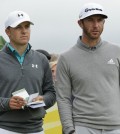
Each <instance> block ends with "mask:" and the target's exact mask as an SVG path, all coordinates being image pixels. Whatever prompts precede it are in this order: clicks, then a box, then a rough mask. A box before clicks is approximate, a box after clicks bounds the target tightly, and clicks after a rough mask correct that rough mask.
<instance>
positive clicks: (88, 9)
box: [85, 8, 103, 12]
mask: <svg viewBox="0 0 120 134" xmlns="http://www.w3.org/2000/svg"><path fill="white" fill-rule="evenodd" d="M93 10H97V11H103V10H102V9H99V8H86V9H85V12H88V11H93Z"/></svg>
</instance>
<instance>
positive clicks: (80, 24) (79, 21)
mask: <svg viewBox="0 0 120 134" xmlns="http://www.w3.org/2000/svg"><path fill="white" fill-rule="evenodd" d="M78 25H79V26H80V27H81V28H82V20H78Z"/></svg>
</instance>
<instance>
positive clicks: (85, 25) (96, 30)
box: [80, 15, 105, 39]
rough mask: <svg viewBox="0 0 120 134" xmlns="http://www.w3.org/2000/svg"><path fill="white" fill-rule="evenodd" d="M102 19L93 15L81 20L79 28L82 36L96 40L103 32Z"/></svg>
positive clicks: (100, 16)
mask: <svg viewBox="0 0 120 134" xmlns="http://www.w3.org/2000/svg"><path fill="white" fill-rule="evenodd" d="M104 22H105V20H104V18H103V16H102V15H93V16H90V17H87V18H85V19H83V20H81V23H80V26H81V28H82V29H83V36H84V35H85V36H86V37H87V38H89V39H98V38H99V37H100V35H101V33H102V31H103V27H104Z"/></svg>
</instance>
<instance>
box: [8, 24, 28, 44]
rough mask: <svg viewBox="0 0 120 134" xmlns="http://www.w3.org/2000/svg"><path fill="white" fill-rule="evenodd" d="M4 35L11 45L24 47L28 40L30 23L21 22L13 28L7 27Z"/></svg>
mask: <svg viewBox="0 0 120 134" xmlns="http://www.w3.org/2000/svg"><path fill="white" fill-rule="evenodd" d="M6 34H7V35H8V36H9V38H10V42H11V44H14V45H26V44H28V42H29V39H30V23H29V22H23V23H20V24H19V25H18V26H17V27H15V28H12V27H9V28H7V29H6Z"/></svg>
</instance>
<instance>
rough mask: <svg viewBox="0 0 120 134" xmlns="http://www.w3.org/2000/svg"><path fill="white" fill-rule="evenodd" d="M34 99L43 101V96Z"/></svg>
mask: <svg viewBox="0 0 120 134" xmlns="http://www.w3.org/2000/svg"><path fill="white" fill-rule="evenodd" d="M32 101H43V96H38V97H36V98H34V99H33V100H32Z"/></svg>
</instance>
